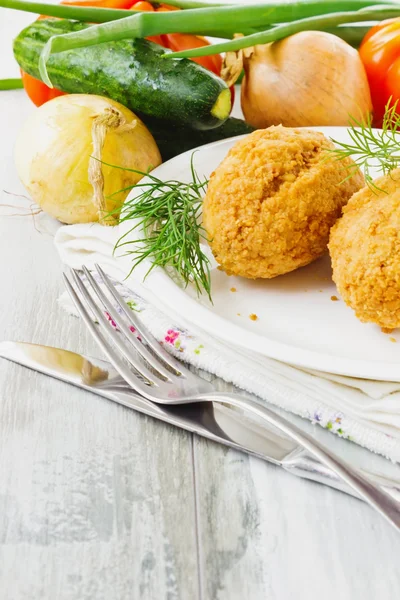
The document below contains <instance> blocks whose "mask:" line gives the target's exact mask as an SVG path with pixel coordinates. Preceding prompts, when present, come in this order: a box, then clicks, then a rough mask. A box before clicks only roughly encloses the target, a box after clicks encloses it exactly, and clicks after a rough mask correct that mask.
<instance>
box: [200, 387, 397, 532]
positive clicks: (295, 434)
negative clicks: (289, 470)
mask: <svg viewBox="0 0 400 600" xmlns="http://www.w3.org/2000/svg"><path fill="white" fill-rule="evenodd" d="M196 400H204V401H209V402H221V403H224V404H230V405H231V406H235V407H237V408H241V409H242V410H245V411H247V412H249V413H252V414H254V415H256V416H258V417H261V418H262V419H264V420H265V421H267V422H268V423H270V424H271V425H274V426H275V427H276V428H277V429H279V430H280V431H282V432H283V433H284V434H285V435H287V436H288V437H290V438H291V439H292V440H294V441H295V442H297V443H298V444H300V445H301V446H302V447H303V448H304V449H305V450H307V451H308V452H309V453H310V454H311V455H312V456H315V458H317V459H318V460H319V461H320V462H321V463H323V464H324V465H326V466H327V467H328V468H329V469H331V470H332V471H334V472H335V473H336V474H337V476H338V477H340V479H341V480H342V481H344V482H345V483H346V484H347V485H348V486H350V488H352V490H353V491H354V492H355V493H356V495H357V496H359V497H360V498H362V499H363V500H364V501H365V502H367V503H368V504H369V505H370V506H372V507H373V508H374V509H375V510H376V511H377V512H378V513H380V514H381V515H382V516H383V517H384V518H385V519H386V520H387V521H389V523H390V524H391V525H393V526H394V527H395V528H396V529H397V530H398V531H400V503H399V502H397V501H396V500H394V499H393V498H391V497H389V496H388V495H387V494H386V493H385V492H383V491H382V490H381V489H379V487H377V486H376V485H375V484H374V483H373V482H372V481H371V480H370V479H368V478H367V477H366V476H365V475H363V474H362V473H360V472H359V471H358V470H356V469H354V468H353V467H352V466H350V465H349V464H347V463H346V462H344V461H342V460H340V459H339V458H338V457H337V456H335V455H334V454H332V453H331V452H330V451H329V450H327V449H326V448H325V447H324V446H323V445H322V444H320V443H319V442H317V441H316V440H314V439H313V438H312V437H311V436H309V435H308V434H306V433H305V432H303V431H302V430H301V429H299V428H298V427H296V425H293V424H292V423H290V422H289V421H287V420H286V419H285V418H284V417H281V416H280V415H278V414H276V413H275V412H273V411H272V410H270V409H269V408H267V407H266V406H262V405H261V404H259V403H258V402H255V401H254V400H251V399H249V398H247V397H246V396H243V395H240V394H226V393H223V392H222V393H221V392H215V393H213V394H202V395H201V396H197V397H196Z"/></svg>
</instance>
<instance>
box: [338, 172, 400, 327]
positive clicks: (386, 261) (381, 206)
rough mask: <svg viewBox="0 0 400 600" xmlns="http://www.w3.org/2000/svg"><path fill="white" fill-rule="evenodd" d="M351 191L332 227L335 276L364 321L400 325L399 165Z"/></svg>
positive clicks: (347, 302) (339, 287) (341, 293)
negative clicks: (388, 172)
mask: <svg viewBox="0 0 400 600" xmlns="http://www.w3.org/2000/svg"><path fill="white" fill-rule="evenodd" d="M375 184H376V186H377V187H378V188H379V189H380V190H382V191H377V190H373V189H370V188H369V187H365V188H364V189H362V190H361V191H359V192H357V193H356V194H354V196H353V197H352V198H351V199H350V201H349V203H348V205H347V206H346V207H345V208H344V210H343V216H342V218H341V219H339V220H338V222H337V223H336V225H335V226H334V227H333V229H332V230H331V235H330V241H329V252H330V255H331V259H332V267H333V280H334V282H335V283H336V286H337V288H338V290H339V292H340V295H341V296H342V298H343V300H344V301H345V302H346V304H348V305H349V306H351V308H352V309H353V310H354V312H355V313H356V316H357V317H358V318H359V319H360V321H363V322H372V323H377V324H378V325H379V326H380V327H382V328H383V330H384V331H387V330H393V329H395V328H396V327H400V169H396V170H395V171H393V172H392V173H391V174H390V175H387V176H384V177H380V178H379V179H377V180H376V182H375Z"/></svg>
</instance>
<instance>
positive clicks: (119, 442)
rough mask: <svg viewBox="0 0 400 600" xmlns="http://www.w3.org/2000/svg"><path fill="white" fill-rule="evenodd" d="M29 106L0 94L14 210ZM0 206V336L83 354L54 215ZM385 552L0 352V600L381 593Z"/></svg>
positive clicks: (288, 483) (281, 487) (4, 23)
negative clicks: (18, 143)
mask: <svg viewBox="0 0 400 600" xmlns="http://www.w3.org/2000/svg"><path fill="white" fill-rule="evenodd" d="M17 14H18V13H14V12H12V11H4V10H3V9H0V46H1V48H3V46H4V48H5V49H7V48H9V47H10V44H11V38H12V37H13V35H14V34H15V33H16V32H17V31H18V29H19V28H21V27H22V26H23V25H24V24H26V23H28V22H29V21H30V20H32V18H31V16H29V15H21V16H18V17H17ZM3 17H4V18H3ZM10 19H12V23H11V25H12V26H10ZM13 27H14V29H13ZM7 40H8V41H7ZM4 58H5V60H3V59H4ZM13 75H17V72H16V71H13V67H12V62H11V54H10V55H9V60H8V62H7V55H6V54H3V53H2V62H1V64H0V77H6V76H13ZM31 110H32V107H31V105H30V104H29V102H28V101H27V100H26V98H25V97H24V95H23V93H22V92H15V93H14V92H6V93H2V94H0V114H3V115H6V118H5V119H4V121H3V123H2V132H1V138H0V204H9V203H12V204H19V205H20V206H21V205H24V206H26V203H25V204H24V200H23V199H18V198H16V197H13V196H9V195H8V194H5V193H4V192H3V191H2V190H4V189H6V190H8V191H11V192H15V193H16V194H19V193H23V190H22V188H21V187H20V185H19V184H18V181H17V180H16V178H15V173H14V168H13V159H12V147H13V143H14V139H15V135H16V131H17V129H18V125H19V123H20V121H21V120H22V119H23V118H24V117H25V116H26V115H27V114H28V113H29V112H30V111H31ZM9 212H10V210H9V209H3V208H1V207H0V282H1V283H0V340H3V339H14V340H26V341H34V342H37V343H45V344H51V345H59V346H63V347H66V348H70V349H72V350H76V351H85V352H89V353H90V352H91V353H93V354H97V351H96V350H95V347H94V345H93V343H92V342H91V340H90V339H89V337H88V334H87V333H86V331H85V329H84V327H83V326H82V324H81V323H80V322H79V321H78V320H77V319H74V318H72V317H67V316H66V315H65V314H64V313H63V312H62V311H61V310H60V308H59V307H58V305H57V301H56V300H57V297H58V296H59V294H60V292H61V290H62V283H61V265H60V263H59V261H58V258H57V256H56V254H55V251H54V249H53V245H52V238H51V232H52V230H53V224H52V222H51V221H49V220H46V219H42V218H40V217H39V218H38V220H37V221H36V227H37V228H38V230H39V231H37V230H36V229H35V226H34V224H33V222H32V219H31V218H22V217H13V218H10V217H8V216H5V215H6V213H9ZM11 212H15V210H14V209H13V210H12V211H11ZM222 387H227V386H222ZM399 556H400V537H399V536H398V534H396V532H394V531H392V530H391V528H390V527H389V526H388V525H386V523H385V522H384V521H383V520H382V519H380V518H379V517H378V516H377V515H375V514H374V512H373V511H372V510H371V509H369V508H368V507H367V506H365V505H363V504H362V503H361V502H358V501H357V500H354V499H352V498H350V497H347V496H345V495H342V494H340V493H338V492H335V491H333V490H330V489H327V488H323V487H321V486H318V485H317V484H313V483H310V482H305V481H302V480H299V479H296V478H295V477H293V476H290V475H289V474H286V473H284V472H282V471H281V470H280V469H278V468H275V467H273V466H271V465H268V464H265V463H263V462H262V461H260V460H257V459H253V458H249V457H248V456H246V455H244V454H241V453H239V452H236V451H233V450H228V449H226V448H224V447H221V446H218V445H216V444H213V443H211V442H207V441H205V440H201V439H199V438H196V437H194V438H193V437H192V436H190V435H189V434H186V433H184V432H181V431H178V430H176V429H174V428H172V427H169V426H167V425H164V424H161V423H158V422H156V421H153V420H152V419H150V418H147V417H144V416H142V415H139V414H136V413H135V412H133V411H130V410H128V409H125V408H123V407H120V406H116V405H115V404H112V403H110V402H107V401H106V400H103V399H100V398H98V397H95V396H93V395H91V394H90V393H86V392H83V391H80V390H77V389H74V388H72V387H71V386H68V385H66V384H63V383H61V382H56V381H52V380H50V379H48V378H46V377H44V376H42V375H39V374H35V373H33V372H31V371H28V370H25V369H23V368H22V367H19V366H16V365H12V364H10V363H7V362H6V361H3V360H0V598H1V600H3V598H4V600H178V599H179V600H292V599H295V600H337V599H338V598H339V599H340V600H358V599H361V598H362V599H363V600H376V599H377V598H379V600H392V599H393V600H394V599H396V598H399V597H400V569H399V568H398V562H399V561H398V557H399Z"/></svg>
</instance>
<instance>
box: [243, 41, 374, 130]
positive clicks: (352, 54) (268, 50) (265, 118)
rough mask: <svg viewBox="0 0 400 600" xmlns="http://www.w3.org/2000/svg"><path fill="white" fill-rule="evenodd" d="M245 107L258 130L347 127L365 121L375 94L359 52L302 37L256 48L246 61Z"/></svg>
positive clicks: (345, 44) (248, 116)
mask: <svg viewBox="0 0 400 600" xmlns="http://www.w3.org/2000/svg"><path fill="white" fill-rule="evenodd" d="M244 69H245V77H244V79H243V82H242V90H241V103H242V110H243V114H244V116H245V119H246V121H247V122H248V123H249V124H250V125H252V126H253V127H256V128H265V127H269V126H270V125H279V124H282V125H284V126H285V127H308V126H329V125H336V126H342V125H343V126H346V125H348V124H349V117H353V118H355V119H357V120H361V121H366V119H367V117H368V116H369V115H370V113H371V112H372V102H371V94H370V90H369V85H368V81H367V76H366V74H365V70H364V66H363V64H362V62H361V59H360V57H359V55H358V52H357V50H355V49H354V48H352V47H351V46H349V45H348V44H347V43H346V42H344V41H343V40H341V39H340V38H338V37H337V36H335V35H332V34H330V33H326V32H323V31H303V32H301V33H297V34H295V35H293V36H291V37H288V38H286V39H284V40H281V41H279V42H274V43H271V44H265V45H260V46H255V47H254V51H253V53H252V54H251V56H250V57H247V58H246V57H245V58H244Z"/></svg>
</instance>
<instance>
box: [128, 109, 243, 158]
mask: <svg viewBox="0 0 400 600" xmlns="http://www.w3.org/2000/svg"><path fill="white" fill-rule="evenodd" d="M139 116H140V118H141V119H142V120H143V122H144V124H145V125H146V127H148V129H149V130H150V132H151V133H152V135H153V137H154V139H155V140H156V143H157V146H158V148H159V150H160V152H161V156H162V159H163V161H164V162H165V161H166V160H169V159H170V158H173V157H174V156H177V155H178V154H181V153H182V152H186V150H192V149H193V148H197V146H203V145H204V144H210V143H211V142H217V141H218V140H224V139H227V138H230V137H235V136H237V135H243V134H246V133H251V132H252V131H254V127H252V126H251V125H248V123H246V122H245V121H243V120H242V119H236V118H235V117H229V119H227V120H226V121H225V123H223V125H221V127H217V128H216V129H209V130H208V131H194V130H193V129H190V128H188V127H182V126H180V127H178V126H175V127H173V128H171V125H170V124H168V122H165V121H158V120H156V119H150V118H148V117H146V115H139Z"/></svg>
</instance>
